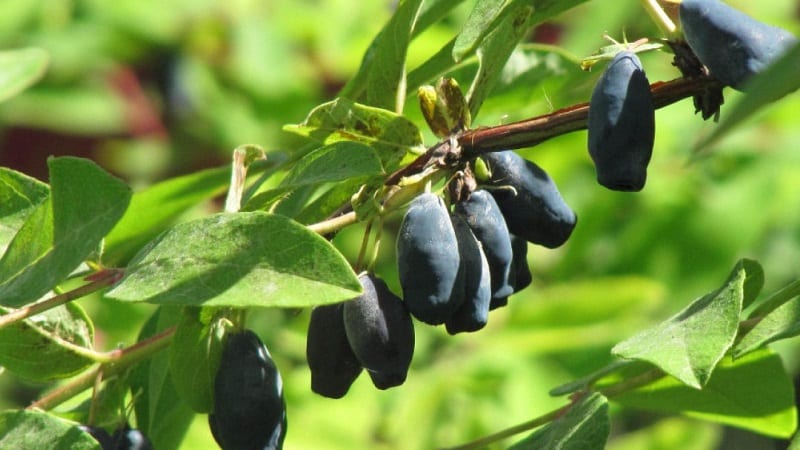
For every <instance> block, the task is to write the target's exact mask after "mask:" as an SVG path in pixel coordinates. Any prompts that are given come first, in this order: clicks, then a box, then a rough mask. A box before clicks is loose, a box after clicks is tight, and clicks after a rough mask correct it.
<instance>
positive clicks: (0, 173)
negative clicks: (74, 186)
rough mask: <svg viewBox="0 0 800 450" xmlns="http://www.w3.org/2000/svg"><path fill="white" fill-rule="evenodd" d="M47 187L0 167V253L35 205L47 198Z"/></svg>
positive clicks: (48, 192)
mask: <svg viewBox="0 0 800 450" xmlns="http://www.w3.org/2000/svg"><path fill="white" fill-rule="evenodd" d="M49 194H50V189H49V187H48V186H47V185H46V184H44V183H42V182H41V181H38V180H36V179H35V178H32V177H29V176H27V175H25V174H22V173H19V172H17V171H14V170H11V169H8V168H5V167H0V254H2V253H4V252H5V249H6V247H7V246H8V244H9V243H10V242H11V239H13V237H14V235H15V234H16V233H17V231H19V229H20V228H21V227H22V224H24V223H25V219H27V218H28V215H30V214H31V213H32V212H33V211H34V209H36V207H37V206H39V205H41V204H42V202H44V201H45V200H47V197H48V196H49Z"/></svg>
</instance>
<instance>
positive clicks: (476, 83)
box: [467, 2, 534, 117]
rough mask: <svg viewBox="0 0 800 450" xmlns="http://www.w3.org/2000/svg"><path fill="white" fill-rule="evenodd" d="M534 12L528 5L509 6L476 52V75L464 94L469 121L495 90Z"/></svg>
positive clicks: (516, 4)
mask: <svg viewBox="0 0 800 450" xmlns="http://www.w3.org/2000/svg"><path fill="white" fill-rule="evenodd" d="M533 11H534V8H533V7H532V6H529V5H527V4H519V3H517V2H515V3H512V4H511V5H509V6H508V7H507V8H506V9H505V10H504V11H503V18H502V19H501V21H500V23H499V24H498V25H497V27H496V28H494V29H493V30H492V31H491V32H490V33H489V34H488V35H487V36H486V38H485V39H484V40H483V41H482V42H481V44H480V45H479V46H478V49H477V50H476V52H477V55H478V64H479V66H478V72H477V74H476V75H475V78H474V79H473V80H472V85H471V86H470V88H469V92H468V93H467V98H468V99H469V109H470V113H471V114H472V117H476V116H477V114H478V110H479V109H480V107H481V105H482V104H483V102H484V100H486V97H488V96H489V92H490V91H491V90H492V88H493V87H494V85H495V83H496V82H497V80H498V78H499V77H500V73H501V72H502V70H503V66H505V64H506V61H508V57H509V56H511V53H512V52H513V51H514V48H515V47H516V46H517V44H518V43H519V41H520V39H522V38H523V37H524V36H525V33H526V32H527V30H528V20H529V19H530V18H531V15H532V14H533Z"/></svg>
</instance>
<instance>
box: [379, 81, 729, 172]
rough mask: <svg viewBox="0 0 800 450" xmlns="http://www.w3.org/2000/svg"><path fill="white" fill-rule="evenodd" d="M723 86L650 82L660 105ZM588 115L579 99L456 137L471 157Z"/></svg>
mask: <svg viewBox="0 0 800 450" xmlns="http://www.w3.org/2000/svg"><path fill="white" fill-rule="evenodd" d="M721 88H722V84H721V83H720V82H719V81H717V80H715V79H713V78H710V77H705V76H701V77H693V78H677V79H675V80H671V81H659V82H656V83H653V84H651V85H650V92H651V93H652V95H653V105H654V106H655V108H656V109H659V108H663V107H665V106H668V105H671V104H673V103H675V102H678V101H680V100H683V99H685V98H688V97H696V96H702V95H704V94H705V93H706V92H708V91H709V90H713V89H717V90H719V89H721ZM588 117H589V104H588V103H580V104H577V105H573V106H570V107H568V108H564V109H560V110H558V111H554V112H552V113H549V114H544V115H541V116H537V117H533V118H530V119H525V120H520V121H518V122H512V123H508V124H504V125H498V126H495V127H481V128H475V129H472V130H466V131H464V132H462V133H461V134H459V135H458V136H456V141H457V142H458V146H459V147H460V148H461V158H462V159H471V158H474V157H476V156H478V155H480V154H482V153H486V152H496V151H501V150H513V149H518V148H525V147H533V146H535V145H537V144H540V143H542V142H544V141H546V140H548V139H551V138H554V137H556V136H560V135H562V134H566V133H571V132H573V131H578V130H583V129H586V126H587V125H586V121H587V118H588ZM450 145H451V144H450V141H449V140H445V141H442V142H439V143H437V144H436V145H434V146H433V147H431V148H430V149H428V151H427V152H425V154H423V155H420V157H419V158H417V159H416V160H414V161H413V162H412V163H411V164H409V165H408V166H406V167H403V168H402V169H400V170H398V171H396V172H394V173H393V174H391V175H390V176H389V178H387V180H386V183H385V184H386V185H394V184H397V183H398V182H399V181H400V179H402V178H403V177H405V176H409V175H412V174H414V173H417V172H419V171H420V170H422V169H423V168H424V167H425V166H427V165H428V163H429V162H430V161H431V159H432V158H434V156H435V155H439V154H442V153H447V151H448V150H453V149H450V148H449V147H450Z"/></svg>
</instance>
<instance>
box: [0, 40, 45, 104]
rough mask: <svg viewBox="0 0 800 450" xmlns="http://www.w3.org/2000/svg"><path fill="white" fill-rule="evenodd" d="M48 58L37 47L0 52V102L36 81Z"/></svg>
mask: <svg viewBox="0 0 800 450" xmlns="http://www.w3.org/2000/svg"><path fill="white" fill-rule="evenodd" d="M49 60H50V57H49V56H48V55H47V52H45V51H44V50H42V49H39V48H24V49H19V50H6V51H3V52H0V102H1V101H3V100H6V99H8V98H10V97H13V96H14V95H16V94H18V93H19V92H21V91H23V90H25V89H26V88H27V87H29V86H31V85H32V84H34V83H36V81H38V80H39V79H40V78H41V77H42V76H43V75H44V72H45V70H46V69H47V63H48V61H49Z"/></svg>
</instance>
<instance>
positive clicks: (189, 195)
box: [103, 166, 231, 265]
mask: <svg viewBox="0 0 800 450" xmlns="http://www.w3.org/2000/svg"><path fill="white" fill-rule="evenodd" d="M230 176H231V175H230V167H228V166H224V167H216V168H213V169H206V170H201V171H198V172H194V173H192V174H189V175H184V176H181V177H176V178H170V179H168V180H166V181H162V182H160V183H157V184H154V185H152V186H150V187H148V188H147V189H145V190H143V191H141V192H137V193H135V194H133V197H132V199H131V204H130V207H129V208H128V210H127V211H126V212H125V215H124V216H122V219H121V220H120V221H119V223H117V225H116V226H115V227H114V228H113V229H112V230H111V232H110V233H109V234H108V236H107V237H106V240H105V251H104V253H103V261H104V262H105V263H106V264H111V265H115V264H124V262H125V261H126V260H128V259H129V258H130V257H131V256H133V254H134V253H135V252H136V251H137V250H139V249H140V248H142V246H143V245H145V244H146V243H147V242H149V241H150V240H152V239H153V238H155V237H156V236H158V234H159V233H161V232H163V231H164V229H165V228H166V227H167V226H169V225H170V224H172V223H174V222H175V220H176V219H177V218H178V217H179V216H180V215H181V214H182V213H184V212H186V211H187V210H188V209H189V208H191V207H193V206H195V205H197V204H199V203H200V202H202V201H204V200H208V199H210V198H212V197H214V196H216V195H219V194H221V193H223V192H225V189H226V187H227V184H228V182H229V181H230Z"/></svg>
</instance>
